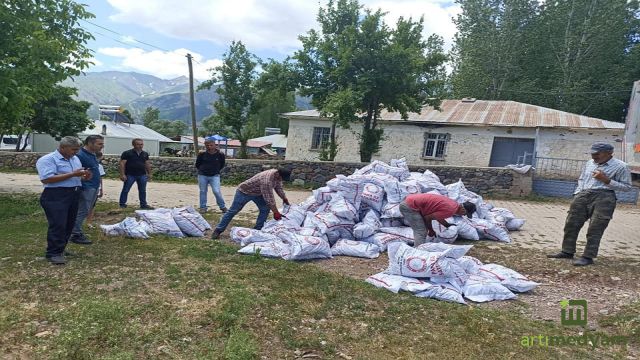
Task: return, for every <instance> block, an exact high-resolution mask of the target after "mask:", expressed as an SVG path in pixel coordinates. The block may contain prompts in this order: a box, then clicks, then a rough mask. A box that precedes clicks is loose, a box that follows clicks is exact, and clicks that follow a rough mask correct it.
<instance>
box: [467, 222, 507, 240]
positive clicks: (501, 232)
mask: <svg viewBox="0 0 640 360" xmlns="http://www.w3.org/2000/svg"><path fill="white" fill-rule="evenodd" d="M471 224H472V225H473V227H475V228H476V231H478V235H479V236H480V239H489V240H495V241H500V242H504V243H510V242H511V236H509V231H508V230H507V229H506V228H505V227H503V226H501V225H500V224H496V223H492V222H490V221H488V220H483V219H476V218H473V219H471Z"/></svg>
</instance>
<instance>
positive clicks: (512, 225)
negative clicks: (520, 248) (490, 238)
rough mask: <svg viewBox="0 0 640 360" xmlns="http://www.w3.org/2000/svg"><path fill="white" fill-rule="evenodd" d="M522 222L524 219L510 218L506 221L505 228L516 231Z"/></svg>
mask: <svg viewBox="0 0 640 360" xmlns="http://www.w3.org/2000/svg"><path fill="white" fill-rule="evenodd" d="M524 222H525V220H524V219H511V220H509V221H507V223H506V227H507V230H509V231H518V230H520V229H521V228H522V226H523V225H524Z"/></svg>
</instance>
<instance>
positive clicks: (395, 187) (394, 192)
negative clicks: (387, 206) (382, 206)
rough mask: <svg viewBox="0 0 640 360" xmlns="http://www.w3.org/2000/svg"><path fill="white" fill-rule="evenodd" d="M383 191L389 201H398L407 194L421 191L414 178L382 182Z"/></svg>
mask: <svg viewBox="0 0 640 360" xmlns="http://www.w3.org/2000/svg"><path fill="white" fill-rule="evenodd" d="M384 191H385V193H386V194H387V201H388V202H390V203H399V202H401V201H402V200H404V198H406V197H407V195H409V194H419V193H421V192H422V189H421V188H420V185H418V183H417V182H416V181H414V180H406V181H404V182H398V181H393V182H391V181H389V182H386V183H385V184H384Z"/></svg>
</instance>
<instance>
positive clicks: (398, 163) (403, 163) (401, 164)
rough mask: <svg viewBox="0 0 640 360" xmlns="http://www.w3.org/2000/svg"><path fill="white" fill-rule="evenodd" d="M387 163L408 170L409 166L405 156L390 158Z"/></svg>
mask: <svg viewBox="0 0 640 360" xmlns="http://www.w3.org/2000/svg"><path fill="white" fill-rule="evenodd" d="M389 165H391V166H393V167H397V168H400V169H405V170H409V166H408V165H407V159H406V158H400V159H391V160H390V161H389Z"/></svg>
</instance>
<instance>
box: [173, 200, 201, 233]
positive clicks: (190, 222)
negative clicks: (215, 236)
mask: <svg viewBox="0 0 640 360" xmlns="http://www.w3.org/2000/svg"><path fill="white" fill-rule="evenodd" d="M171 215H173V220H175V222H176V224H177V225H178V227H179V228H180V230H181V231H182V232H183V233H185V234H186V235H188V236H195V237H203V236H204V232H205V231H207V230H211V225H209V223H208V222H207V220H205V219H204V218H203V217H202V215H200V214H199V213H198V211H196V209H194V208H193V207H191V206H188V207H181V208H174V209H172V210H171Z"/></svg>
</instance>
